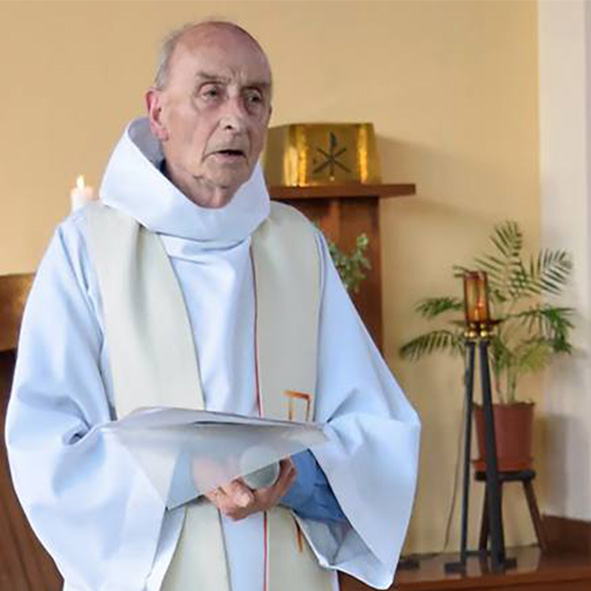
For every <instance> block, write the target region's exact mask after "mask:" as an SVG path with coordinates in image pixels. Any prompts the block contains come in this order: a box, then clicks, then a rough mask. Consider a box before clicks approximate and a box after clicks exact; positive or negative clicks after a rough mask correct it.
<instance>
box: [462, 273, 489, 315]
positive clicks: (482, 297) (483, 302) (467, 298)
mask: <svg viewBox="0 0 591 591" xmlns="http://www.w3.org/2000/svg"><path fill="white" fill-rule="evenodd" d="M464 305H465V314H466V322H467V323H468V324H480V323H486V322H488V320H489V318H490V316H489V311H488V282H487V277H486V273H484V272H482V271H469V272H467V273H465V275H464Z"/></svg>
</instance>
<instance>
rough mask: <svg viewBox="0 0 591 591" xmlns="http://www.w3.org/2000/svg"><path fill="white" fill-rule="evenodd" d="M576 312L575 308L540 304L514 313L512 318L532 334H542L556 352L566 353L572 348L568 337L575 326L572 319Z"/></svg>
mask: <svg viewBox="0 0 591 591" xmlns="http://www.w3.org/2000/svg"><path fill="white" fill-rule="evenodd" d="M574 314H575V310H574V308H569V307H565V306H550V305H548V304H539V305H535V306H532V307H530V308H527V309H526V310H522V311H521V312H518V313H516V314H514V315H513V316H512V319H513V320H515V321H517V322H519V323H521V324H522V325H523V326H524V327H525V328H526V329H527V330H528V332H529V333H530V334H538V335H540V338H543V339H545V340H546V341H547V342H549V343H550V344H551V346H552V348H553V350H554V351H555V352H556V353H565V352H570V351H571V349H572V347H571V345H570V343H569V342H568V337H569V333H570V331H571V330H572V329H573V328H574V323H573V322H572V320H571V318H572V317H573V316H574Z"/></svg>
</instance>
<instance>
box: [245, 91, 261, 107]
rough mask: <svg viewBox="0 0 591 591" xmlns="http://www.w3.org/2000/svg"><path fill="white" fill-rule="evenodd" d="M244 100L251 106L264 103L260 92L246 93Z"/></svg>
mask: <svg viewBox="0 0 591 591" xmlns="http://www.w3.org/2000/svg"><path fill="white" fill-rule="evenodd" d="M244 98H245V100H246V102H247V103H249V104H251V105H252V104H258V103H262V102H263V94H262V92H261V91H260V90H256V89H250V90H247V91H246V92H245V93H244Z"/></svg>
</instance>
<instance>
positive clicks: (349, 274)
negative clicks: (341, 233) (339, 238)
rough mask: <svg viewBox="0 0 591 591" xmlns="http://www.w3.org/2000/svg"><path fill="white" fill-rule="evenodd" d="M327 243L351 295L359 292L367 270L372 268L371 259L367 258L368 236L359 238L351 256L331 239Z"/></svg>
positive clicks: (363, 235)
mask: <svg viewBox="0 0 591 591" xmlns="http://www.w3.org/2000/svg"><path fill="white" fill-rule="evenodd" d="M326 242H327V244H328V250H329V252H330V256H331V257H332V260H333V261H334V264H335V267H336V268H337V271H338V272H339V275H340V277H341V280H342V282H343V283H344V285H345V288H346V289H347V291H348V292H349V293H353V292H355V293H356V292H358V291H359V285H360V284H361V282H362V281H363V280H364V279H365V277H366V270H368V269H370V268H371V265H370V262H369V259H368V258H367V257H366V256H365V255H366V252H367V246H368V244H369V240H368V238H367V236H366V235H365V234H360V235H359V236H357V239H356V241H355V249H354V250H353V252H352V253H351V254H346V253H345V252H343V251H342V250H341V249H340V248H339V247H338V246H337V245H336V244H335V243H334V242H333V241H332V240H330V238H327V239H326Z"/></svg>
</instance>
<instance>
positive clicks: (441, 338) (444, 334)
mask: <svg viewBox="0 0 591 591" xmlns="http://www.w3.org/2000/svg"><path fill="white" fill-rule="evenodd" d="M399 352H400V356H401V357H402V358H403V359H410V360H412V361H416V360H417V359H420V358H421V357H424V356H425V355H430V354H431V353H437V352H439V353H451V354H452V355H463V354H464V340H463V338H462V333H461V332H460V331H458V332H452V331H450V330H445V329H442V330H433V331H431V332H427V333H425V334H422V335H420V336H418V337H416V338H414V339H412V340H411V341H409V342H408V343H406V344H405V345H403V346H402V347H401V348H400V351H399Z"/></svg>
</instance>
